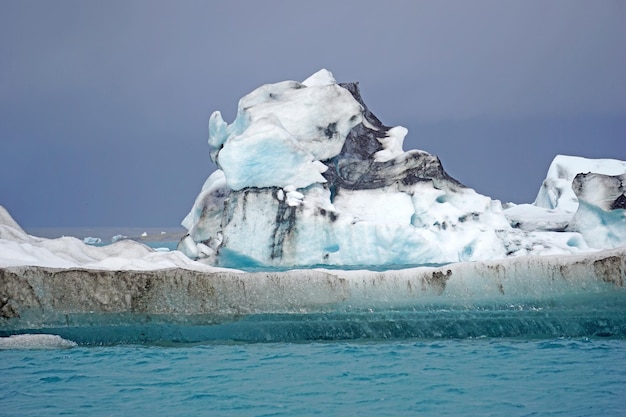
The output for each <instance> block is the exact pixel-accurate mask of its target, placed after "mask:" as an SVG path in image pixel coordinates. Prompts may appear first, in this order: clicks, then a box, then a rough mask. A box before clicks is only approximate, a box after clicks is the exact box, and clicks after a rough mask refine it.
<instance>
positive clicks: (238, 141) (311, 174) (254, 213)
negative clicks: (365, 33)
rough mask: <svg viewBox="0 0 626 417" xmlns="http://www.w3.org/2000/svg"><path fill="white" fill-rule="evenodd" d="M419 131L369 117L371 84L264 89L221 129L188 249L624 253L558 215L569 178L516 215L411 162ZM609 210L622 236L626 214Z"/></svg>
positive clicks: (433, 168)
mask: <svg viewBox="0 0 626 417" xmlns="http://www.w3.org/2000/svg"><path fill="white" fill-rule="evenodd" d="M406 134H407V129H405V128H404V127H401V126H396V127H387V126H384V125H383V124H382V123H381V122H380V120H379V119H378V118H377V117H376V116H374V115H373V114H372V113H371V112H370V111H369V110H368V108H367V106H366V105H365V103H363V100H362V99H361V96H360V93H359V88H358V84H356V83H348V84H338V83H337V82H336V81H335V79H334V78H333V76H332V74H331V73H330V72H328V71H326V70H321V71H319V72H318V73H316V74H314V75H313V76H311V77H309V78H308V79H307V80H305V81H303V82H302V83H299V82H295V81H285V82H280V83H277V84H268V85H265V86H262V87H260V88H258V89H256V90H254V91H253V92H251V93H250V94H248V95H247V96H245V97H243V98H242V99H241V100H240V102H239V107H238V112H237V117H236V119H235V121H234V122H233V123H232V124H227V123H226V122H225V121H224V120H223V119H222V117H221V115H220V113H219V112H215V113H214V114H213V115H212V116H211V118H210V122H209V145H210V148H211V159H212V160H213V161H214V162H215V163H216V164H217V166H218V167H219V169H218V170H217V171H215V172H214V173H213V174H212V175H211V176H210V177H209V178H208V179H207V181H206V182H205V184H204V186H203V188H202V191H201V192H200V194H199V195H198V197H197V199H196V201H195V204H194V206H193V208H192V209H191V212H190V213H189V214H188V215H187V217H186V218H185V219H184V221H183V226H185V227H186V228H187V229H188V230H189V234H188V236H186V237H185V238H184V239H183V240H182V241H181V243H180V244H179V249H180V250H182V251H183V252H184V253H185V254H187V255H188V256H189V257H191V258H193V259H199V260H204V261H205V262H207V263H211V264H214V265H220V266H227V267H245V266H279V267H294V266H312V265H335V266H367V265H377V266H381V265H383V266H384V265H392V264H395V265H398V264H399V265H411V264H429V263H447V262H457V261H475V260H486V259H499V258H505V257H510V256H520V255H528V254H539V255H545V254H559V253H575V252H579V251H585V250H590V246H593V247H600V248H601V247H615V246H619V245H620V244H621V243H620V242H624V240H623V236H622V235H621V234H619V233H618V236H617V238H616V239H613V243H611V244H607V239H609V238H607V237H606V236H605V237H604V238H603V237H602V236H600V237H598V238H597V239H591V240H590V241H589V242H587V241H586V240H585V239H584V237H583V236H585V233H583V232H584V231H585V230H587V228H588V225H587V224H585V223H584V222H583V221H580V220H578V221H576V222H573V221H572V217H573V213H574V212H575V211H576V208H574V210H573V211H566V210H558V211H555V206H554V205H555V204H556V203H553V201H557V200H559V197H561V196H562V195H563V193H564V192H565V191H563V190H565V189H567V187H568V184H564V182H567V181H568V180H567V179H564V180H562V181H561V180H560V177H559V176H560V175H561V174H562V169H561V170H559V169H555V173H554V175H553V177H556V178H557V179H558V181H556V182H555V183H554V184H552V183H550V182H549V181H548V183H547V185H545V187H544V189H543V190H542V191H543V194H542V193H540V195H539V196H538V199H537V203H536V204H535V205H534V206H532V208H529V207H521V208H520V207H510V208H509V209H507V212H505V211H504V210H503V208H502V206H501V204H500V202H499V201H495V200H491V199H490V198H488V197H485V196H482V195H479V194H477V193H476V192H475V191H474V190H472V189H470V188H467V187H464V186H463V185H462V184H461V183H459V182H458V181H456V180H455V179H453V178H451V177H450V176H449V175H448V174H447V173H446V172H445V170H444V169H443V167H442V165H441V163H440V161H439V159H438V158H437V157H436V156H434V155H431V154H429V153H427V152H424V151H419V150H411V151H407V152H405V151H404V150H403V148H402V144H403V141H404V137H405V136H406ZM566 162H567V161H566ZM618 162H619V161H618ZM565 165H567V163H566V164H565ZM570 165H571V164H570ZM574 165H575V164H574ZM573 169H574V170H575V168H573ZM577 172H583V171H577ZM577 172H576V173H577ZM576 173H574V176H575V174H576ZM611 174H612V175H614V174H615V173H611ZM549 178H551V177H550V175H549ZM572 179H573V178H572ZM572 179H569V184H571V181H572ZM559 187H560V188H559ZM555 190H556V193H557V194H558V195H557V196H556V197H554V195H552V194H550V192H551V191H555ZM553 194H554V193H553ZM571 194H572V197H573V199H576V197H574V196H573V192H572V193H571ZM555 198H556V200H555ZM561 200H562V198H561ZM561 200H559V201H561ZM570 200H571V199H570ZM563 204H564V203H563ZM568 204H569V206H568V208H569V209H571V207H572V206H573V205H572V204H573V203H572V202H571V201H569V202H568ZM575 204H576V205H577V202H576V203H575ZM594 207H596V206H594ZM602 210H604V209H602ZM609 210H610V211H611V212H612V214H611V216H613V217H615V219H617V220H615V221H613V224H614V225H617V226H619V227H622V228H623V227H624V225H623V223H624V215H623V209H620V208H619V207H617V211H616V209H615V208H612V209H611V208H609ZM619 210H622V211H621V212H620V211H619ZM605 211H606V210H605ZM603 213H604V212H601V213H600V217H601V218H604V217H603V216H604V214H603ZM585 217H586V216H585ZM570 223H571V225H570ZM613 234H615V233H613ZM603 239H604V240H603ZM611 239H612V238H611ZM609 240H610V239H609Z"/></svg>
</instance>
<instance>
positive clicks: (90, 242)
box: [83, 236, 102, 245]
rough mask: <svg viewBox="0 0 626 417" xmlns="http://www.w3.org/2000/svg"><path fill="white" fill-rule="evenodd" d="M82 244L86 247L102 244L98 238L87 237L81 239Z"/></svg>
mask: <svg viewBox="0 0 626 417" xmlns="http://www.w3.org/2000/svg"><path fill="white" fill-rule="evenodd" d="M83 242H85V243H86V244H88V245H97V244H99V243H102V239H100V238H99V237H91V236H87V237H86V238H84V239H83Z"/></svg>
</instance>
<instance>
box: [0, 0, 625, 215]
mask: <svg viewBox="0 0 626 417" xmlns="http://www.w3.org/2000/svg"><path fill="white" fill-rule="evenodd" d="M624 22H626V2H624V1H623V0H616V1H575V0H564V1H544V0H542V1H528V0H525V1H499V0H494V1H464V0H463V1H418V0H410V1H393V0H388V1H385V2H382V1H366V0H360V1H340V2H339V1H326V0H318V1H314V2H310V1H309V2H300V1H233V0H229V1H167V2H166V1H155V0H149V1H128V0H123V1H121V0H120V1H116V0H113V1H106V2H105V1H101V2H100V1H84V0H78V1H62V0H56V1H10V0H0V155H2V163H1V164H0V204H1V205H4V206H5V207H6V208H7V209H8V210H9V211H10V212H11V213H12V214H13V216H14V217H15V218H16V220H17V221H18V222H20V223H21V224H22V225H24V226H26V227H43V226H173V225H177V224H178V223H179V222H180V221H181V220H182V218H183V217H184V216H185V215H186V213H187V212H188V210H189V209H190V207H191V205H192V204H193V201H194V199H195V197H196V195H197V193H198V191H199V190H200V187H201V186H202V183H203V182H204V180H205V179H206V177H207V176H208V175H209V173H210V172H212V171H213V170H214V169H215V167H214V166H213V165H212V164H211V163H210V161H209V158H208V152H209V149H208V145H207V121H208V117H209V115H210V114H211V113H212V112H213V111H214V110H221V111H222V114H223V115H224V118H225V119H226V120H227V121H228V122H231V121H232V119H233V118H234V116H235V112H236V107H237V101H238V100H239V98H240V97H241V96H243V95H245V94H246V93H248V92H250V91H251V90H253V89H254V88H256V87H258V86H260V85H262V84H265V83H270V82H277V81H282V80H288V79H291V80H298V81H301V80H304V79H305V78H306V77H308V76H309V75H310V74H312V73H314V72H316V71H317V70H319V69H320V68H327V69H329V70H331V71H332V72H333V73H334V75H335V77H336V78H337V80H338V81H340V82H348V81H359V82H360V85H361V92H362V95H363V97H364V100H365V102H366V103H367V104H368V106H369V107H370V109H371V110H372V111H373V112H374V113H375V114H376V115H377V116H378V117H379V118H380V119H381V120H382V121H383V123H385V124H387V125H398V124H401V125H403V126H405V127H407V128H408V129H409V134H408V136H407V139H406V140H405V149H416V148H417V149H423V150H426V151H428V152H431V153H434V154H436V155H438V156H439V157H440V158H441V160H442V162H443V165H444V167H445V168H446V170H447V171H448V172H449V173H450V174H451V175H452V176H454V177H455V178H457V179H458V180H459V181H461V182H462V183H464V184H466V185H468V186H471V187H473V188H475V189H476V190H477V191H478V192H480V193H482V194H486V195H489V196H491V197H493V198H497V199H501V200H503V201H514V202H518V203H520V202H532V201H533V200H534V198H535V196H536V194H537V191H538V189H539V186H540V185H541V181H542V180H543V178H544V176H545V174H546V172H547V169H548V166H549V164H550V162H551V160H552V159H553V157H554V156H555V155H556V154H559V153H561V154H572V155H580V156H586V157H593V158H598V157H604V158H617V159H622V160H626V76H625V75H624V74H626V47H624V45H625V41H626V25H625V24H624Z"/></svg>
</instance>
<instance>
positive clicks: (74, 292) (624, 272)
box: [0, 247, 626, 335]
mask: <svg viewBox="0 0 626 417" xmlns="http://www.w3.org/2000/svg"><path fill="white" fill-rule="evenodd" d="M625 279H626V247H622V248H619V249H613V250H607V251H602V252H595V253H590V254H584V255H568V256H544V257H537V256H528V257H520V258H515V259H506V260H501V261H488V262H473V263H455V264H449V265H446V266H442V267H437V268H433V267H420V268H413V269H405V270H397V271H383V272H374V271H336V270H333V271H330V270H292V271H286V272H257V273H241V272H235V271H233V272H230V271H221V272H201V271H193V270H187V269H178V268H176V269H163V270H153V271H131V270H126V271H120V270H118V271H104V270H91V269H80V268H71V269H58V268H46V267H28V266H17V267H7V268H0V335H2V334H4V335H7V334H11V333H14V332H19V331H20V330H24V329H31V330H32V329H39V330H42V329H46V328H64V327H67V328H69V327H74V328H76V327H80V328H89V327H92V328H95V327H97V326H120V325H121V326H129V325H147V324H150V325H152V324H184V325H186V326H189V325H191V326H213V325H216V324H222V323H225V322H232V321H236V320H241V319H242V318H244V317H246V316H249V315H259V314H274V315H275V314H311V313H324V312H338V311H340V312H341V311H343V312H346V311H362V310H364V309H365V310H367V309H394V308H407V307H410V308H414V309H420V308H421V309H423V308H429V306H430V307H432V306H446V305H447V306H459V305H460V306H466V307H467V306H470V307H471V306H476V305H480V304H481V303H485V302H491V303H493V302H495V303H510V302H520V300H525V301H528V300H543V301H546V300H552V299H555V298H559V297H561V298H562V297H569V296H572V295H573V296H575V295H581V294H613V295H618V296H619V297H620V299H624V295H625V294H626V293H625V292H624V291H625V289H624V281H625Z"/></svg>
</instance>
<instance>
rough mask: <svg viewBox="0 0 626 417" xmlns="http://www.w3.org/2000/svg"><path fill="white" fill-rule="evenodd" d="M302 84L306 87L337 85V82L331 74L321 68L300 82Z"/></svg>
mask: <svg viewBox="0 0 626 417" xmlns="http://www.w3.org/2000/svg"><path fill="white" fill-rule="evenodd" d="M302 84H304V85H306V86H307V87H313V86H323V85H330V84H337V80H335V77H333V73H332V72H330V71H328V70H327V69H325V68H322V69H321V70H319V71H317V72H316V73H315V74H313V75H311V76H310V77H309V78H307V79H306V80H304V81H302Z"/></svg>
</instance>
